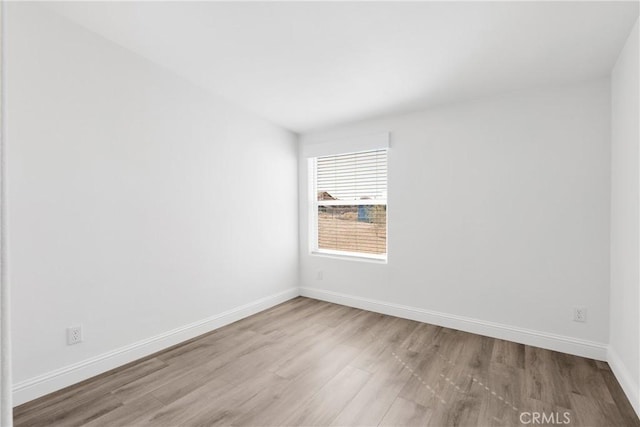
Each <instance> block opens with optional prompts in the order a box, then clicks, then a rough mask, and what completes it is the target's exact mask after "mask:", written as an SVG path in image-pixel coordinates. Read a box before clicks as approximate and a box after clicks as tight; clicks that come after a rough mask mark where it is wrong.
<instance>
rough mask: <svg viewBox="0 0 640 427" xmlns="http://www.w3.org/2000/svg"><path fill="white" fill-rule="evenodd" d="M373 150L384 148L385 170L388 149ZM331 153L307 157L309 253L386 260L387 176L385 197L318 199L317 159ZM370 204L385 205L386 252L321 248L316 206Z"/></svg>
mask: <svg viewBox="0 0 640 427" xmlns="http://www.w3.org/2000/svg"><path fill="white" fill-rule="evenodd" d="M374 150H385V151H386V152H387V153H386V154H387V170H388V167H389V158H388V155H389V150H388V148H387V147H385V148H377V149H374ZM366 151H372V150H358V151H353V152H346V153H344V152H341V153H340V154H335V155H343V154H355V153H361V152H366ZM329 156H331V155H322V156H314V157H309V158H307V162H308V171H309V179H308V182H309V253H310V254H311V255H318V256H323V257H328V258H337V259H348V260H354V261H364V262H374V263H383V264H386V263H387V262H388V256H389V240H388V236H389V195H388V177H387V197H386V198H385V199H357V200H318V189H317V160H318V158H321V157H329ZM363 205H364V206H371V205H383V206H385V207H386V209H385V215H386V221H385V235H386V236H387V238H386V240H385V246H386V248H385V249H386V252H385V253H384V254H371V253H366V252H351V251H340V250H333V249H322V248H320V247H319V244H318V208H319V207H321V206H363Z"/></svg>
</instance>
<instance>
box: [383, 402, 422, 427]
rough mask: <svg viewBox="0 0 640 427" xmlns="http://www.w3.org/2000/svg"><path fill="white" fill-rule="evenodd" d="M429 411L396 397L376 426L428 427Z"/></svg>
mask: <svg viewBox="0 0 640 427" xmlns="http://www.w3.org/2000/svg"><path fill="white" fill-rule="evenodd" d="M430 418H431V411H430V410H429V408H425V407H424V406H421V405H419V404H417V403H415V402H412V401H410V400H406V399H403V398H401V397H398V398H396V399H395V400H394V402H393V403H392V404H391V407H389V410H388V411H387V413H386V414H385V416H384V418H383V419H382V421H380V423H379V424H378V425H380V426H390V427H391V426H426V425H430V423H429V419H430Z"/></svg>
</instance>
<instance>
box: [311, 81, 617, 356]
mask: <svg viewBox="0 0 640 427" xmlns="http://www.w3.org/2000/svg"><path fill="white" fill-rule="evenodd" d="M609 117H610V88H609V80H608V79H601V80H597V81H592V82H585V83H582V84H577V85H575V86H572V87H560V88H549V89H544V90H528V91H522V92H518V93H513V94H510V95H505V96H501V97H495V98H491V99H485V100H478V101H476V102H470V103H464V104H456V105H450V106H446V107H443V108H438V109H432V110H427V111H423V112H418V113H413V114H408V115H402V116H394V117H387V118H380V119H376V120H369V121H365V122H359V123H355V124H351V125H348V126H343V127H340V128H335V129H328V130H326V131H323V132H318V133H312V134H304V135H302V136H301V143H302V144H305V145H307V144H319V143H323V142H328V141H332V140H335V139H338V138H348V137H349V136H350V135H366V134H373V133H375V132H382V131H389V132H390V133H391V148H390V150H389V167H388V170H389V172H388V173H389V178H388V179H389V182H388V185H389V195H388V203H389V206H388V212H389V224H388V230H389V231H388V236H389V240H388V251H389V255H388V263H387V264H379V263H372V262H360V261H354V260H344V259H335V258H328V257H323V256H320V255H311V254H310V253H309V245H308V233H309V231H308V211H307V209H308V208H307V200H309V199H308V197H309V195H308V192H307V182H308V181H307V174H308V171H307V162H306V160H305V159H304V158H302V155H301V159H300V165H299V177H300V201H301V203H300V238H301V240H300V256H301V286H302V291H301V293H302V294H303V295H313V296H315V297H318V298H325V299H328V300H336V301H342V302H345V303H349V301H351V302H352V303H353V302H357V301H360V305H361V306H362V307H366V308H370V309H379V310H380V311H385V308H384V307H386V311H387V312H390V313H395V314H398V315H403V314H404V315H406V316H407V317H412V316H413V317H415V318H417V319H425V320H429V321H431V322H432V323H440V324H444V325H447V326H454V327H458V328H460V329H467V330H470V331H474V332H478V333H485V334H487V335H493V336H502V337H505V338H509V339H513V340H515V341H518V340H520V341H526V342H528V343H533V344H536V345H542V346H547V347H552V348H556V349H561V350H563V351H568V352H572V353H578V354H585V355H589V356H590V357H597V358H601V359H604V358H605V357H606V343H607V342H608V330H609V325H608V319H609V297H608V292H609V186H610V119H609ZM302 152H303V150H301V153H302ZM319 271H322V273H323V274H322V279H321V280H319V279H318V272H319ZM575 306H579V307H586V308H587V311H588V314H587V322H586V323H576V322H574V321H573V308H574V307H575ZM501 331H502V332H501Z"/></svg>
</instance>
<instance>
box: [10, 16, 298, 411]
mask: <svg viewBox="0 0 640 427" xmlns="http://www.w3.org/2000/svg"><path fill="white" fill-rule="evenodd" d="M7 15H8V16H7V19H8V29H7V30H8V31H7V40H8V57H7V62H8V70H7V71H8V80H7V83H8V87H7V89H8V145H9V146H8V150H9V151H8V159H9V171H8V173H9V175H8V185H9V195H8V196H9V234H10V236H9V237H10V240H9V263H10V280H11V285H12V290H13V301H12V307H13V338H14V352H13V360H14V380H15V386H16V388H17V391H18V397H17V399H16V403H21V401H24V400H27V399H30V398H33V397H35V396H37V395H39V394H42V393H43V392H47V391H51V389H52V388H57V387H59V386H62V385H66V384H68V383H71V382H74V381H77V380H79V379H82V378H83V377H87V376H89V375H93V374H95V373H96V371H100V370H104V369H106V368H109V367H113V366H116V365H118V364H120V363H124V362H125V361H128V360H127V359H133V358H135V357H139V356H140V355H141V354H142V353H145V352H149V351H151V350H153V349H157V348H158V347H162V346H164V345H167V344H171V343H174V342H178V341H180V340H181V339H184V338H187V337H188V336H189V335H196V334H197V333H201V332H204V330H203V328H204V329H206V328H207V327H210V326H212V325H213V326H216V325H218V324H219V323H220V322H224V321H227V320H229V319H233V318H234V316H235V317H238V316H241V315H243V314H246V313H247V312H251V310H252V308H255V309H258V308H264V307H265V306H267V305H269V304H272V303H275V302H277V301H279V300H282V299H286V298H289V297H291V296H293V295H295V294H297V289H295V287H296V286H297V278H298V270H297V268H298V246H297V146H296V137H295V135H293V134H291V133H289V132H287V131H284V130H282V129H280V128H278V127H276V126H274V125H271V124H270V123H267V122H266V121H264V120H262V119H260V118H257V117H255V116H253V115H250V114H249V113H246V112H244V111H242V110H241V109H239V108H237V107H235V106H233V105H231V104H229V103H227V102H225V101H223V100H221V99H218V98H215V97H213V96H210V95H208V94H206V93H205V92H204V91H203V90H202V89H200V88H198V87H195V86H192V85H191V84H189V83H187V82H186V81H184V80H183V79H181V78H179V77H177V76H175V75H173V74H171V73H169V72H168V71H165V70H164V69H162V68H160V67H158V66H156V65H154V64H153V63H151V62H148V61H147V60H144V59H143V58H141V57H139V56H137V55H135V54H133V53H131V52H129V51H127V50H125V49H123V48H121V47H119V46H117V45H115V44H112V43H111V42H108V41H106V40H104V39H102V38H100V37H98V36H96V35H94V34H93V33H90V32H88V31H86V30H85V29H83V28H81V27H79V26H76V25H75V24H72V23H70V22H68V21H66V20H64V19H63V18H61V17H58V16H56V15H53V14H50V13H48V12H47V11H46V9H44V8H43V6H41V5H37V4H28V3H9V4H7ZM269 297H273V298H271V299H269ZM261 298H267V299H266V300H260V299H261ZM257 300H260V301H259V302H260V304H258V305H257V306H255V307H254V306H245V305H246V304H251V303H253V302H255V301H257ZM238 307H240V308H242V310H240V311H239V312H234V313H228V310H233V309H236V308H238ZM247 307H248V308H247ZM220 314H224V315H226V317H224V316H223V318H221V319H218V318H217V317H216V315H220ZM212 316H213V320H211V319H212ZM203 319H209V320H210V322H209V323H206V324H204V325H196V326H197V327H194V328H192V329H189V330H187V331H185V330H180V331H178V332H180V333H177V334H175V333H174V334H173V335H172V334H171V333H169V336H167V332H170V331H172V332H176V328H184V327H185V325H192V326H193V323H194V322H198V321H201V320H203ZM216 322H217V323H216ZM76 324H82V326H83V328H84V333H85V341H84V342H83V343H82V344H79V345H74V346H67V345H66V343H65V328H66V327H68V326H73V325H76ZM150 337H155V338H156V339H157V341H153V342H145V341H144V340H148V339H149V338H150ZM160 338H162V339H160ZM135 343H138V344H140V346H139V347H136V345H134V346H133V347H126V346H131V345H132V344H135ZM123 347H125V348H128V349H129V351H128V352H127V351H124V353H123V352H122V351H120V350H118V349H122V348H123ZM84 363H88V364H89V368H87V366H84V365H83V364H84ZM67 368H68V369H67Z"/></svg>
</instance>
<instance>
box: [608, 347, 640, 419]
mask: <svg viewBox="0 0 640 427" xmlns="http://www.w3.org/2000/svg"><path fill="white" fill-rule="evenodd" d="M607 362H608V363H609V366H610V367H611V370H612V371H613V375H615V377H616V379H617V380H618V382H619V383H620V386H621V387H622V390H623V391H624V393H625V394H626V395H627V398H628V399H629V402H630V403H631V406H633V410H634V411H636V414H638V417H640V384H638V379H634V378H633V376H632V375H631V374H630V373H629V371H628V370H627V367H626V366H625V365H624V363H622V360H621V359H620V356H618V353H617V352H616V351H615V350H614V349H613V347H611V346H609V351H608V353H607Z"/></svg>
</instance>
